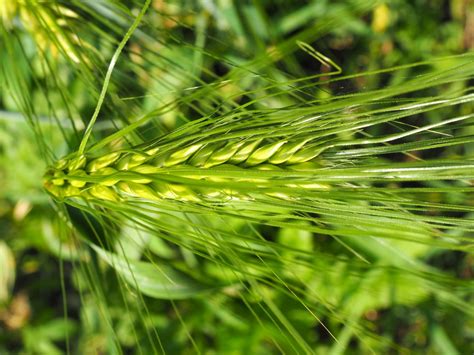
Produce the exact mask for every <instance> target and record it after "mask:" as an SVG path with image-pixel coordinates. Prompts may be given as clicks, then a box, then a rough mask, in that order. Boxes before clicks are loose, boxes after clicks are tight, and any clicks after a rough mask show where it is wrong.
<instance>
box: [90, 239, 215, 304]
mask: <svg viewBox="0 0 474 355" xmlns="http://www.w3.org/2000/svg"><path fill="white" fill-rule="evenodd" d="M92 248H93V249H94V250H95V251H96V252H97V254H98V255H99V256H100V257H101V258H102V259H103V260H104V261H105V262H106V263H107V264H109V265H110V266H111V267H112V268H113V269H114V270H115V271H117V273H118V274H119V275H120V276H121V277H122V278H123V279H124V280H125V281H126V282H127V283H129V284H130V285H131V286H132V287H134V288H135V289H137V290H138V291H140V292H142V293H143V294H145V295H147V296H150V297H154V298H159V299H170V300H171V299H185V298H190V297H196V296H199V295H202V294H203V293H205V292H208V291H210V290H212V289H215V286H213V287H211V286H208V285H205V284H202V283H200V282H198V281H197V280H195V279H193V278H191V277H190V276H188V275H186V274H185V273H183V272H180V271H178V270H176V269H174V268H172V267H171V266H168V265H158V264H156V263H149V262H144V261H136V260H127V259H126V258H124V257H122V256H120V255H118V254H113V253H109V252H106V251H105V250H103V249H101V248H99V247H97V246H92Z"/></svg>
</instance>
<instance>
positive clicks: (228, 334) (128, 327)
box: [0, 0, 474, 354]
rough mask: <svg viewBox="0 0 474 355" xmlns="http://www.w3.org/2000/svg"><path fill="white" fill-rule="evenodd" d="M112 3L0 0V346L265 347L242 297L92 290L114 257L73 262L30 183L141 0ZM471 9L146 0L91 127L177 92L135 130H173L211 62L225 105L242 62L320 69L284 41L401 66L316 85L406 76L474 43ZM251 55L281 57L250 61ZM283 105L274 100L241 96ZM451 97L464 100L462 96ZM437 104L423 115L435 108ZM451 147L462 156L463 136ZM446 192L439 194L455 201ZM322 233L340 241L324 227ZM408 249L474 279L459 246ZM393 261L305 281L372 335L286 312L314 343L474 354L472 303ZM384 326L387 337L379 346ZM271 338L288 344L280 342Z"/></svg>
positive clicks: (357, 86) (283, 302)
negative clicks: (390, 265) (460, 305)
mask: <svg viewBox="0 0 474 355" xmlns="http://www.w3.org/2000/svg"><path fill="white" fill-rule="evenodd" d="M112 3H113V2H110V4H109V2H108V1H105V2H99V3H97V4H93V3H92V2H88V1H71V2H69V1H64V2H61V1H59V2H57V3H55V2H48V3H44V2H42V1H31V2H23V1H16V0H0V21H1V23H2V24H1V28H2V38H1V41H2V43H1V44H0V46H1V50H0V61H1V66H2V68H3V70H4V71H3V74H4V76H3V77H2V78H0V85H2V86H1V88H2V89H1V91H0V353H1V354H17V353H28V354H62V353H66V352H70V353H78V354H79V353H80V354H106V353H107V354H109V353H144V354H149V353H151V352H153V351H154V350H153V349H156V348H160V347H161V349H162V350H165V351H166V352H167V353H170V354H190V353H195V352H196V349H197V348H198V349H204V350H203V352H204V353H207V354H212V353H215V354H224V353H229V354H239V353H248V354H259V353H261V354H263V353H266V352H267V351H272V352H279V351H278V350H276V349H274V348H272V347H271V346H269V345H268V344H267V338H268V334H265V332H262V331H261V330H258V329H259V328H258V329H257V328H255V327H253V324H254V323H255V322H256V321H255V319H254V318H252V316H251V315H244V313H245V312H243V310H242V309H243V306H242V304H241V303H239V302H238V301H236V300H233V299H232V298H231V299H229V298H228V297H227V296H228V295H226V294H225V293H222V294H220V295H219V294H218V295H216V296H215V297H213V298H212V299H209V300H208V299H200V298H198V299H194V300H192V301H190V300H177V301H169V300H160V299H157V298H153V297H146V296H138V295H137V294H136V293H134V292H128V291H129V290H125V289H123V285H122V286H120V283H118V282H115V283H114V282H113V281H110V282H109V281H107V282H105V284H106V285H105V286H104V288H103V289H102V290H100V292H99V290H98V288H95V286H94V285H97V284H101V283H102V284H103V280H114V278H115V276H114V273H113V271H111V270H110V268H109V269H107V268H105V267H104V266H103V265H96V266H84V265H87V264H91V263H92V264H94V263H98V262H97V260H96V261H88V262H84V256H83V255H82V254H81V248H80V247H78V245H77V244H75V243H73V242H71V238H70V235H69V232H67V231H66V228H65V227H64V224H65V223H66V222H65V221H64V219H61V218H58V209H57V207H55V205H54V204H53V203H52V202H51V200H50V197H49V196H48V195H47V194H46V193H45V192H44V190H43V188H42V176H43V173H44V171H45V169H46V167H47V165H48V164H50V163H51V162H52V161H53V160H54V158H57V157H59V156H62V155H64V154H67V153H69V152H71V151H73V150H74V149H76V148H77V145H78V142H79V140H80V138H81V135H80V132H81V131H82V130H83V129H84V127H85V124H86V123H87V122H88V119H89V118H90V117H91V115H92V112H93V110H94V108H95V105H96V102H97V98H98V92H99V91H100V88H101V83H102V81H103V78H104V76H105V72H106V69H107V65H108V60H109V59H110V57H111V56H112V54H113V52H114V50H115V48H116V45H117V43H118V42H119V41H120V40H121V39H122V37H123V35H124V34H125V33H126V31H127V28H128V26H129V25H130V24H131V22H132V21H133V18H134V16H136V15H137V14H138V11H139V10H140V8H141V6H142V3H141V2H139V1H121V2H119V4H112ZM473 6H474V5H473V3H472V1H470V0H413V1H404V0H391V1H374V2H358V1H329V0H314V1H310V0H307V1H299V0H292V1H288V0H268V1H267V0H261V1H256V0H255V1H250V0H248V1H224V0H220V1H219V0H215V1H211V0H202V1H178V0H176V1H175V0H166V1H164V0H163V1H162V0H154V1H152V4H151V7H150V9H149V10H148V11H147V13H146V15H145V17H144V19H143V22H142V24H141V25H140V27H139V30H137V32H136V33H135V35H134V37H132V39H131V41H130V42H129V43H128V44H127V47H126V50H125V52H124V54H123V55H122V57H121V60H120V61H119V62H118V64H117V75H116V76H115V77H114V81H113V82H111V85H110V88H109V93H110V96H109V97H108V98H106V102H105V106H104V109H103V114H102V115H101V116H100V117H99V121H98V123H97V125H96V127H95V131H94V134H95V135H96V138H100V137H105V136H107V135H108V134H110V133H111V132H114V130H115V129H116V128H117V127H123V126H125V125H127V124H129V123H130V117H136V116H137V115H138V114H139V113H140V112H148V111H150V110H153V109H154V108H158V107H164V106H166V104H167V103H171V102H174V101H175V100H177V99H178V98H179V99H182V98H183V97H186V99H185V101H184V102H183V101H181V104H180V106H179V107H178V108H177V109H175V110H169V111H168V112H165V113H163V115H162V116H163V119H162V120H160V123H159V124H158V123H157V124H156V126H153V127H146V129H143V130H142V131H141V132H140V133H141V134H142V135H143V136H145V137H146V136H149V137H150V138H152V137H153V135H154V134H155V132H156V131H160V132H169V131H171V130H173V129H175V128H176V127H179V126H180V125H182V124H183V123H184V122H186V121H187V120H192V119H195V118H199V117H200V115H201V114H202V112H204V111H206V110H208V106H211V105H212V106H213V107H215V106H216V104H215V103H214V102H212V103H211V100H210V99H209V102H207V101H206V99H205V98H203V97H204V96H205V95H204V94H202V92H201V93H200V96H197V95H196V96H194V97H193V91H192V90H190V88H192V87H194V86H195V85H199V82H197V81H196V80H195V79H194V78H195V77H198V78H200V80H202V82H205V83H210V82H212V81H213V80H215V79H216V78H219V77H224V76H226V77H227V78H231V79H232V80H235V84H234V83H233V81H232V80H229V82H228V84H227V85H220V86H219V88H218V89H217V91H218V95H219V97H220V101H221V103H220V106H219V110H222V111H223V112H225V111H226V110H229V109H231V108H232V107H233V105H235V103H238V104H239V105H243V104H245V103H246V102H250V101H251V99H253V100H255V98H251V97H250V96H245V95H242V96H239V93H240V92H241V90H251V89H252V88H258V87H259V86H260V85H262V83H260V82H259V81H258V79H252V75H245V76H243V75H242V76H241V77H239V75H240V74H239V68H240V70H245V71H246V72H247V74H248V72H250V73H251V72H253V71H255V72H257V71H258V72H259V73H260V75H266V76H268V77H269V78H272V79H274V80H278V81H279V82H285V81H288V80H292V79H295V78H300V77H306V76H310V75H316V74H325V73H326V72H327V73H328V75H331V73H330V72H331V71H332V70H333V68H332V69H331V68H328V66H326V65H323V64H319V63H318V62H317V61H315V60H314V59H313V58H312V57H311V56H308V55H307V53H305V52H304V51H301V50H297V46H295V45H294V43H295V40H301V41H304V42H307V43H310V44H311V45H313V46H314V48H316V49H317V50H318V51H319V52H320V53H323V54H324V55H325V56H326V57H328V58H330V59H331V60H332V61H333V62H334V63H336V64H337V65H338V66H339V67H340V68H341V69H342V71H343V74H345V75H348V74H357V73H361V72H367V71H372V72H377V71H380V70H383V69H385V68H390V67H394V66H400V70H397V71H395V72H390V73H387V74H377V75H367V76H360V77H356V78H354V79H353V80H352V79H347V80H344V81H339V82H334V83H330V84H327V85H326V84H325V85H322V86H320V87H319V89H318V90H315V92H314V95H315V97H316V98H321V99H324V98H326V97H330V96H332V95H345V94H347V95H349V94H351V93H355V92H360V91H365V90H374V89H379V88H384V87H387V86H390V85H393V84H396V83H397V82H400V81H403V80H406V78H409V77H411V76H413V75H418V74H419V72H417V70H418V69H416V68H412V67H410V66H408V64H410V63H413V62H417V61H429V60H431V59H432V58H435V57H438V56H447V55H455V54H462V53H465V52H469V51H471V50H472V49H473V48H474V7H473ZM277 44H278V46H277ZM199 48H201V49H202V52H200V51H199V50H197V49H199ZM204 50H205V51H206V55H205V56H204V55H203V53H204ZM265 53H266V54H267V57H273V56H277V57H278V56H280V57H281V58H279V60H277V61H265V60H260V61H257V60H254V59H255V58H262V54H265ZM210 54H211V55H210ZM172 63H179V66H175V65H173V64H172ZM404 66H405V67H404ZM72 68H75V69H72ZM229 73H231V74H232V75H231V76H229ZM327 78H328V77H325V76H321V77H319V78H317V79H315V80H321V81H323V80H327ZM7 82H8V89H7ZM237 82H238V85H237ZM456 85H457V87H446V88H444V89H445V90H448V91H449V90H460V89H461V88H463V87H464V88H465V87H468V86H469V85H472V82H471V83H468V82H458V83H456ZM436 90H443V88H439V89H433V92H432V94H433V95H435V94H438V93H439V92H436ZM231 97H232V99H229V98H231ZM287 100H288V101H287V103H289V102H291V98H288V99H287ZM279 104H281V103H278V102H274V101H272V99H271V98H265V99H262V101H260V102H257V103H253V105H254V106H258V105H261V107H267V106H270V107H277V106H278V105H279ZM453 109H454V108H453ZM461 110H464V111H465V112H464V113H468V112H469V111H471V113H472V107H470V108H469V107H467V106H466V107H463V108H461ZM216 111H217V112H219V111H218V110H216ZM461 114H463V112H461ZM437 115H440V113H433V114H432V116H431V117H430V116H429V117H428V119H432V120H433V121H437V120H439V119H441V117H440V116H437ZM107 117H109V118H107ZM110 117H111V118H112V119H110ZM470 129H471V133H473V132H472V127H471V128H470ZM465 149H466V151H469V149H471V153H472V149H473V147H472V146H470V147H468V146H466V148H465ZM430 154H439V156H441V155H443V154H447V155H450V154H451V155H453V154H456V153H455V152H450V151H445V152H435V153H430ZM451 197H452V200H453V201H456V199H458V200H459V199H462V198H463V196H459V195H456V194H453V195H452V196H451ZM434 198H435V197H434ZM76 223H79V224H80V222H76ZM82 227H83V228H87V227H84V225H83V226H82ZM78 228H79V229H80V227H78ZM262 233H263V234H264V235H266V236H269V238H274V239H275V240H278V241H279V242H280V243H282V244H283V245H291V246H295V247H297V248H299V249H302V250H309V251H311V250H314V249H317V248H318V246H317V245H315V242H314V239H313V238H312V236H311V233H307V232H301V231H298V230H292V229H280V230H276V229H275V230H262ZM155 243H156V245H154V246H152V248H154V249H155V250H157V253H158V254H160V255H159V257H160V258H162V259H163V260H173V258H176V253H178V252H182V251H177V250H176V248H174V247H173V246H171V245H169V244H167V243H166V242H164V241H161V242H160V241H159V240H157V241H155ZM326 246H327V248H329V250H332V252H334V253H336V254H337V253H339V252H340V251H339V250H338V249H337V246H335V245H330V244H329V242H327V244H326ZM331 248H333V249H331ZM408 251H409V253H410V254H411V255H412V256H414V257H416V258H418V259H420V260H423V261H425V262H426V263H427V264H429V265H432V266H433V267H436V268H439V269H440V270H443V272H445V273H447V274H449V275H451V276H453V279H456V280H472V279H473V277H474V271H473V267H474V258H473V255H472V254H470V253H467V252H462V251H454V250H443V251H441V252H440V251H436V252H433V248H430V247H429V246H426V245H420V246H418V248H417V249H416V248H415V249H414V247H413V246H410V247H409V248H408ZM185 254H186V253H185ZM185 257H186V255H185ZM187 257H189V258H191V256H187ZM97 270H101V272H100V273H99V272H98V271H97ZM380 270H382V269H380ZM209 273H210V274H213V271H212V270H209ZM214 274H215V272H214ZM387 275H388V276H387ZM389 275H390V274H389V273H385V274H384V273H383V272H380V273H379V274H378V275H377V274H372V276H371V277H374V280H375V281H374V283H373V285H374V287H380V288H381V290H382V291H381V292H380V293H378V296H377V297H375V296H374V297H371V296H367V295H366V294H365V293H363V292H359V291H357V290H356V288H355V287H354V288H353V287H352V286H351V285H356V284H358V283H359V282H360V281H359V279H358V278H357V277H355V278H353V277H350V272H349V270H346V269H345V268H343V267H339V268H338V265H337V264H334V265H333V270H332V273H331V274H330V275H329V276H328V277H327V279H324V280H319V282H320V283H321V292H322V293H323V294H324V293H327V294H328V295H331V297H332V299H333V303H332V304H333V306H334V307H335V308H336V309H345V307H348V305H350V304H353V303H350V302H348V299H350V298H351V297H352V298H353V299H352V301H351V302H359V304H360V303H363V307H362V308H363V312H362V313H363V316H362V320H361V322H363V324H364V327H366V328H367V329H369V330H370V332H369V331H367V332H365V331H363V332H361V333H360V334H359V335H358V337H357V340H355V338H354V340H352V342H348V343H347V344H346V345H345V347H346V349H344V348H343V349H340V348H337V346H336V347H335V346H334V343H333V339H331V336H330V334H329V333H328V332H327V330H326V329H325V328H324V327H323V326H321V325H320V324H319V325H318V324H315V320H314V318H313V317H311V316H308V313H307V312H304V311H296V310H295V313H294V314H292V319H293V320H294V324H295V325H296V327H297V328H298V329H301V332H302V334H303V336H304V337H305V338H306V339H307V340H308V342H309V343H310V344H314V346H315V351H316V352H317V353H325V352H328V353H329V352H331V351H333V352H334V353H337V352H342V353H343V352H344V351H347V353H365V352H366V351H367V349H368V348H371V346H372V345H370V344H373V343H374V342H375V340H374V334H375V335H376V337H378V338H377V339H376V340H377V345H376V346H375V345H374V348H375V349H377V350H378V351H381V352H388V351H391V352H392V353H398V352H401V353H403V351H408V350H410V351H413V353H432V354H455V353H460V354H468V353H472V352H473V351H474V345H473V344H474V319H473V318H472V317H469V316H468V315H466V314H461V313H459V312H456V311H453V309H452V308H450V307H448V306H446V304H440V303H438V302H437V301H436V300H435V299H434V298H432V297H431V296H430V294H428V293H426V294H425V293H424V292H422V291H421V292H418V293H416V292H415V294H413V292H412V289H413V285H412V284H410V282H411V281H410V279H409V278H407V279H404V278H403V277H398V278H395V279H391V278H390V276H389ZM393 283H395V284H398V286H399V288H398V291H397V292H399V293H400V296H397V297H395V298H396V301H389V299H392V298H390V297H389V296H387V295H385V294H389V293H390V292H391V291H390V290H391V288H390V285H391V284H393ZM471 291H472V289H471ZM228 293H230V294H231V293H232V290H228ZM404 294H409V295H410V297H403V295H404ZM141 297H145V298H146V302H144V304H146V307H138V306H137V307H135V308H126V306H125V305H127V304H129V303H128V301H130V302H132V303H133V300H134V299H137V298H141ZM105 299H107V300H106V301H105ZM124 299H128V301H126V302H124ZM470 299H471V300H472V295H471V298H470ZM392 300H393V299H392ZM277 302H278V303H279V304H280V306H281V308H282V309H283V310H285V312H289V313H291V312H292V309H293V308H292V305H291V302H294V300H292V299H291V298H290V297H286V298H285V297H284V296H282V297H281V299H278V301H277ZM176 309H179V310H180V311H179V312H177V311H176ZM247 313H248V312H247ZM144 314H145V315H146V316H145V315H144ZM235 314H239V315H240V316H239V317H235ZM182 318H184V320H183V319H182ZM144 319H146V321H143V320H144ZM332 321H333V320H332V318H331V316H329V315H326V318H325V320H324V322H325V324H329V326H331V322H332ZM183 322H184V323H186V326H183ZM151 329H154V331H155V330H156V331H157V332H158V333H159V334H160V338H162V339H166V341H165V342H164V344H163V345H160V346H158V345H157V344H155V341H154V340H150V339H149V334H150V332H151ZM305 329H310V331H307V330H305ZM276 331H277V330H274V329H270V330H269V332H270V333H271V332H276ZM190 333H191V334H192V336H191V337H190V335H189V334H190ZM274 334H276V333H274ZM190 339H191V340H190ZM380 339H386V347H384V345H383V344H385V343H384V341H380ZM280 350H281V349H280ZM284 352H287V353H292V351H291V348H290V350H288V349H286V350H284Z"/></svg>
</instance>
